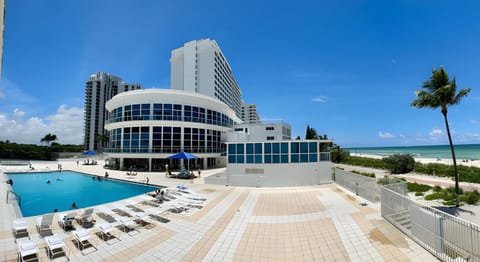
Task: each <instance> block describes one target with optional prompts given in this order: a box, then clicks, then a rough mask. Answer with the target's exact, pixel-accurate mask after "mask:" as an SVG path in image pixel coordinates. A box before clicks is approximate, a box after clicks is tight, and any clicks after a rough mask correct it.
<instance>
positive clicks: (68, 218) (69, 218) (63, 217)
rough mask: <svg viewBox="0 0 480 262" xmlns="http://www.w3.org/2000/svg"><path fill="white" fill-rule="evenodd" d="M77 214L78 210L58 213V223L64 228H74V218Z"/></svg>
mask: <svg viewBox="0 0 480 262" xmlns="http://www.w3.org/2000/svg"><path fill="white" fill-rule="evenodd" d="M76 216H77V212H70V213H68V214H67V213H63V214H58V224H59V225H60V227H61V228H62V229H63V230H65V231H66V230H68V229H71V228H73V220H75V217H76Z"/></svg>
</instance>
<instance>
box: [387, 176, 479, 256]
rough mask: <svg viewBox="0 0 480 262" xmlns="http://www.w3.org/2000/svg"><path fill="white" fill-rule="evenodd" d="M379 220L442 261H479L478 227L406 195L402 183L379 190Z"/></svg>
mask: <svg viewBox="0 0 480 262" xmlns="http://www.w3.org/2000/svg"><path fill="white" fill-rule="evenodd" d="M381 199H382V201H381V213H382V217H383V218H384V219H386V220H387V221H389V222H390V223H392V224H393V225H394V226H396V227H397V228H398V229H400V230H401V231H402V232H404V233H405V234H406V235H408V236H409V237H411V238H412V239H413V240H415V241H416V242H417V243H418V244H420V245H421V246H422V247H424V248H425V249H426V250H428V251H429V252H431V253H432V254H433V255H435V256H436V257H437V258H439V259H440V260H442V261H480V226H478V225H475V224H473V223H470V222H468V221H465V220H463V219H460V218H457V217H455V216H452V215H450V214H448V213H445V212H442V211H440V210H437V209H435V208H432V207H429V206H425V205H422V204H420V203H417V202H415V201H414V200H412V199H410V198H408V196H406V183H399V184H392V185H386V186H383V187H382V188H381Z"/></svg>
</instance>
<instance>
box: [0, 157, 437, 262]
mask: <svg viewBox="0 0 480 262" xmlns="http://www.w3.org/2000/svg"><path fill="white" fill-rule="evenodd" d="M60 163H61V164H62V167H63V169H64V170H72V171H78V172H83V173H88V174H94V175H100V176H103V175H104V173H105V171H106V170H105V169H103V167H102V165H103V163H102V161H99V164H98V165H92V166H85V165H82V164H80V165H78V166H77V164H76V162H75V161H62V162H60ZM34 167H35V168H36V169H37V170H38V169H40V170H56V169H57V163H56V162H55V163H46V164H40V165H39V166H37V164H34ZM17 168H18V167H17ZM222 170H224V169H217V170H204V171H202V178H199V179H195V180H194V181H188V180H187V181H186V180H177V179H171V178H167V177H165V174H164V173H163V172H160V173H141V172H138V175H137V176H136V177H131V176H127V175H126V172H125V171H113V170H107V172H108V173H109V176H110V177H112V178H117V179H122V180H129V181H135V182H144V181H145V179H146V177H147V176H148V177H149V180H150V184H157V185H163V186H176V185H185V186H187V187H189V188H190V189H192V190H193V191H194V192H196V193H198V194H202V195H205V196H207V198H208V199H207V201H206V202H205V206H204V207H203V208H202V209H199V210H197V211H194V212H193V213H191V214H189V215H184V214H174V213H170V212H165V213H164V214H163V215H162V216H164V217H165V218H167V219H169V220H170V222H168V223H160V222H155V223H153V224H151V225H148V226H138V229H139V231H140V232H139V233H137V232H136V233H135V234H133V233H132V232H131V234H127V233H124V232H122V231H120V230H116V231H114V232H113V234H114V235H116V236H118V237H119V238H120V239H121V241H115V240H111V241H108V242H105V241H103V240H102V239H101V238H100V237H98V235H97V233H98V230H97V229H96V228H95V227H92V228H90V229H88V231H89V234H90V236H91V240H92V242H93V243H94V245H96V246H97V248H98V250H97V251H95V250H94V249H91V248H89V249H85V250H84V251H83V252H81V251H80V250H79V249H78V248H77V247H76V246H75V245H74V242H73V239H74V237H73V235H72V233H71V232H64V231H63V230H62V229H61V228H60V226H59V225H58V223H57V222H56V220H57V218H56V217H55V218H54V223H53V233H54V234H55V235H58V236H60V237H61V238H63V239H64V241H65V243H66V244H67V247H68V249H67V255H69V257H70V259H71V260H72V261H116V262H118V261H436V260H437V259H436V258H435V257H433V256H432V255H431V254H430V253H428V252H427V251H425V250H424V249H423V248H421V247H420V246H419V245H418V244H416V243H415V242H413V241H412V240H411V239H409V238H407V237H406V236H405V235H403V234H402V233H401V232H400V231H398V230H397V229H396V228H395V227H393V226H392V225H390V224H389V223H388V222H387V221H385V220H384V219H382V218H381V216H380V205H379V204H375V203H370V202H368V201H365V200H364V199H361V198H359V197H357V196H355V195H353V194H351V193H350V192H348V191H346V190H344V189H343V188H341V187H339V186H337V185H335V184H328V185H319V186H309V187H291V188H241V187H226V186H218V185H208V184H204V183H203V177H205V176H208V175H212V174H214V173H217V172H220V171H222ZM18 171H21V170H18ZM0 177H2V179H4V175H3V174H0ZM7 186H8V185H7V184H6V183H3V181H2V183H1V185H0V214H1V222H0V261H16V259H17V254H16V243H15V239H14V237H13V235H12V221H13V219H15V218H16V217H15V212H14V209H13V207H12V205H11V204H6V199H5V198H6V191H7V189H8V187H7ZM133 199H137V200H140V197H135V198H133ZM120 202H121V201H120ZM362 202H367V203H368V206H361V205H360V203H362ZM122 203H125V202H122ZM138 207H140V208H142V206H141V205H139V206H138ZM159 208H164V207H162V205H161V206H160V207H159ZM94 219H95V220H96V221H97V222H103V219H102V218H100V217H99V216H98V214H97V213H96V214H94ZM27 222H28V225H29V228H28V231H29V235H30V237H31V239H32V240H33V241H34V242H35V243H36V245H37V247H38V249H39V254H40V259H41V261H48V257H47V254H46V249H45V247H46V244H45V240H44V239H43V238H41V237H40V235H39V234H38V233H37V231H36V229H35V217H29V218H27ZM74 226H75V227H76V228H80V225H78V224H76V222H75V223H74ZM55 261H65V259H64V258H58V259H56V260H55Z"/></svg>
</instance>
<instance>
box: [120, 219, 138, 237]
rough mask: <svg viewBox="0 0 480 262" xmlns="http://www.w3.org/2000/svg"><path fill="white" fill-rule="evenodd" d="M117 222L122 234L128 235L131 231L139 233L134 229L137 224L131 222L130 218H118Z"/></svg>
mask: <svg viewBox="0 0 480 262" xmlns="http://www.w3.org/2000/svg"><path fill="white" fill-rule="evenodd" d="M118 222H120V226H122V228H123V230H122V231H123V232H125V233H127V234H130V232H131V231H133V230H135V231H137V232H138V233H140V231H139V230H138V229H137V227H136V225H137V223H135V221H133V220H132V219H131V218H129V217H118Z"/></svg>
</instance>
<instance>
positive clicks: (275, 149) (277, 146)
mask: <svg viewBox="0 0 480 262" xmlns="http://www.w3.org/2000/svg"><path fill="white" fill-rule="evenodd" d="M272 148H273V153H274V154H278V153H280V144H279V143H272Z"/></svg>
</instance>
